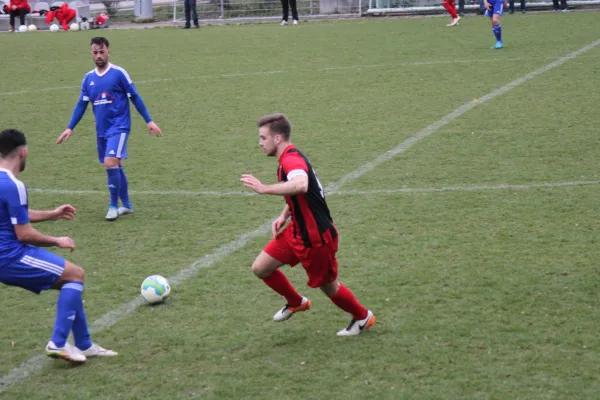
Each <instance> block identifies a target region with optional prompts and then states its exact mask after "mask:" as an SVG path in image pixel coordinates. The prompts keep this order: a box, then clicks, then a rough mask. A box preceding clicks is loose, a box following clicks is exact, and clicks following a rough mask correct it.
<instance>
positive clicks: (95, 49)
mask: <svg viewBox="0 0 600 400" xmlns="http://www.w3.org/2000/svg"><path fill="white" fill-rule="evenodd" d="M109 54H110V50H108V47H106V46H104V45H103V44H101V45H98V44H93V45H92V58H93V59H94V63H95V64H96V67H98V68H104V67H106V64H108V55H109Z"/></svg>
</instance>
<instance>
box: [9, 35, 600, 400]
mask: <svg viewBox="0 0 600 400" xmlns="http://www.w3.org/2000/svg"><path fill="white" fill-rule="evenodd" d="M598 45H600V40H596V41H595V42H593V43H591V44H589V45H587V46H585V47H582V48H581V49H579V50H577V51H574V52H572V53H570V54H567V55H566V56H563V57H560V58H559V59H557V60H556V61H554V62H552V63H550V64H548V65H546V66H543V67H541V68H538V69H536V70H535V71H533V72H531V73H529V74H527V75H525V76H523V77H521V78H519V79H517V80H514V81H512V82H510V83H509V84H507V85H505V86H502V87H501V88H499V89H496V90H494V91H492V92H490V93H488V94H486V95H485V96H482V97H480V98H479V101H478V102H468V103H466V104H463V105H462V106H460V107H459V108H457V109H456V110H454V111H453V112H451V113H450V114H447V115H445V116H444V117H442V118H441V119H440V120H439V121H437V122H435V123H434V124H432V125H429V126H428V127H426V128H425V129H423V130H422V131H420V132H418V133H417V134H416V135H414V136H412V137H410V138H408V139H406V140H405V141H404V142H403V143H401V144H400V145H398V146H396V147H394V148H393V149H391V150H390V151H388V152H386V153H384V154H383V155H381V156H379V157H377V158H376V159H375V160H374V161H372V162H369V163H367V164H365V165H363V166H361V167H360V168H358V169H357V170H356V171H354V172H351V173H349V174H347V175H346V176H344V177H343V178H342V179H340V180H339V181H338V182H336V183H333V184H331V185H330V186H329V187H328V191H329V192H331V191H333V192H335V191H339V188H340V187H341V186H343V185H344V184H347V183H349V182H351V181H354V180H356V179H358V178H360V177H361V176H363V175H364V174H366V173H367V172H369V171H372V170H373V169H375V168H376V167H377V166H379V165H381V164H382V163H384V162H386V161H388V160H390V159H391V158H392V157H394V156H396V155H398V154H401V153H403V152H405V151H406V150H408V149H409V148H411V147H412V146H413V145H415V144H416V143H418V142H419V141H421V140H423V139H425V138H426V137H427V136H430V135H432V134H433V133H435V132H437V131H438V130H439V129H440V128H441V127H443V126H444V125H447V124H448V123H450V122H452V121H454V120H456V119H457V118H459V117H460V116H462V115H463V114H465V113H466V112H467V111H469V110H471V109H472V108H474V107H476V106H477V105H479V104H483V103H485V102H487V101H489V100H492V99H494V98H496V97H498V96H500V95H503V94H504V93H506V92H508V91H509V90H511V89H514V88H515V87H517V86H519V85H521V84H523V83H525V82H527V81H528V80H530V79H533V78H535V77H536V76H538V75H541V74H543V73H545V72H547V71H549V70H551V69H553V68H556V67H558V66H561V65H563V64H564V63H566V62H567V61H569V60H572V59H573V58H575V57H577V56H578V55H580V54H583V53H585V52H587V51H589V50H591V49H593V48H595V47H597V46H598ZM270 227H271V220H268V221H266V222H265V223H264V224H262V225H261V226H260V227H259V228H258V229H256V230H254V231H250V232H248V233H245V234H243V235H241V236H238V237H237V238H236V239H234V240H232V241H231V242H229V243H226V244H224V245H222V246H221V247H219V248H218V249H217V250H215V251H214V252H212V253H210V254H207V255H204V256H203V257H202V258H200V259H198V260H196V261H195V262H194V263H193V264H192V265H190V266H189V267H188V268H185V269H183V270H182V271H180V272H179V273H178V274H177V275H176V276H174V277H172V278H169V280H170V281H171V282H172V284H173V285H178V284H180V283H181V282H183V281H184V280H186V279H189V278H191V277H193V276H194V275H195V274H196V273H197V272H198V270H199V269H201V268H208V267H210V266H212V265H213V264H214V263H216V262H218V261H220V260H221V259H223V258H224V257H227V256H229V255H231V254H233V253H234V252H236V251H238V250H239V249H241V248H243V247H244V246H245V245H246V244H247V243H248V242H249V241H250V240H252V239H254V238H256V237H258V236H261V235H263V234H266V233H267V232H268V231H269V229H270ZM142 304H143V302H142V300H141V298H140V296H138V297H137V298H136V299H134V300H133V301H130V302H128V303H126V304H124V305H122V306H121V307H119V308H117V309H116V310H113V311H111V312H109V313H107V314H106V315H104V316H103V317H101V318H100V319H98V320H97V321H94V323H92V325H91V329H92V332H94V333H97V332H100V331H102V330H104V329H106V328H109V327H111V326H113V325H114V324H116V323H117V322H118V321H119V320H120V319H121V318H123V317H125V316H127V315H129V314H131V313H133V312H134V311H135V310H136V309H137V307H139V306H140V305H142ZM46 364H47V362H44V360H43V357H42V356H39V355H38V356H34V357H32V358H30V359H29V360H26V361H24V362H23V363H22V364H21V365H19V366H18V367H16V368H13V369H12V370H10V371H9V372H8V374H6V375H4V376H2V377H1V378H0V393H2V392H3V391H4V390H5V389H6V388H7V387H9V386H11V385H14V384H15V383H19V382H21V381H22V380H24V379H25V378H27V377H28V376H29V375H31V374H33V373H34V372H36V371H39V370H40V369H41V368H42V367H43V366H45V365H46Z"/></svg>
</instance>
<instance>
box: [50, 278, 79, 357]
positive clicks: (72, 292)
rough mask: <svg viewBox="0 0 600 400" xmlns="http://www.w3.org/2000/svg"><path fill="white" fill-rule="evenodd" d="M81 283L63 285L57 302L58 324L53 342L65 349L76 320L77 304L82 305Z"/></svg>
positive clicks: (53, 334) (55, 324)
mask: <svg viewBox="0 0 600 400" xmlns="http://www.w3.org/2000/svg"><path fill="white" fill-rule="evenodd" d="M82 291H83V285H82V284H81V282H68V283H65V284H64V285H63V287H62V288H61V289H60V293H59V294H58V301H57V302H56V322H55V323H54V331H53V332H52V342H53V343H54V344H55V345H56V346H58V347H64V346H65V343H67V338H68V337H69V332H71V328H72V327H73V321H75V319H76V313H77V311H76V310H77V304H78V303H81V292H82Z"/></svg>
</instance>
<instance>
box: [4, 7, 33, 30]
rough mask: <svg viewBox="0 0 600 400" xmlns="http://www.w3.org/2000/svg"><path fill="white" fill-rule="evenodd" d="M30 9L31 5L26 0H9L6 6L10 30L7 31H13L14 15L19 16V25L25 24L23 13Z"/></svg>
mask: <svg viewBox="0 0 600 400" xmlns="http://www.w3.org/2000/svg"><path fill="white" fill-rule="evenodd" d="M30 11H31V7H30V6H29V3H27V0H10V4H9V6H8V12H9V14H10V30H9V32H14V31H15V17H16V16H17V15H18V16H19V22H20V23H21V25H25V15H26V14H27V13H28V12H30Z"/></svg>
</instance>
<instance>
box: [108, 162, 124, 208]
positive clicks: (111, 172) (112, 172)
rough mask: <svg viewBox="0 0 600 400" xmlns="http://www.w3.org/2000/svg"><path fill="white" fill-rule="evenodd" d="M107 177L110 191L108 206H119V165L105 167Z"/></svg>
mask: <svg viewBox="0 0 600 400" xmlns="http://www.w3.org/2000/svg"><path fill="white" fill-rule="evenodd" d="M106 175H107V177H108V191H109V193H110V204H109V206H110V207H114V208H118V207H119V191H120V190H121V173H120V172H119V167H116V168H106Z"/></svg>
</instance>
